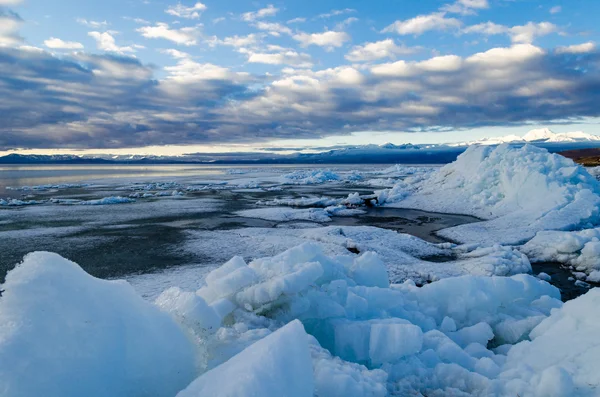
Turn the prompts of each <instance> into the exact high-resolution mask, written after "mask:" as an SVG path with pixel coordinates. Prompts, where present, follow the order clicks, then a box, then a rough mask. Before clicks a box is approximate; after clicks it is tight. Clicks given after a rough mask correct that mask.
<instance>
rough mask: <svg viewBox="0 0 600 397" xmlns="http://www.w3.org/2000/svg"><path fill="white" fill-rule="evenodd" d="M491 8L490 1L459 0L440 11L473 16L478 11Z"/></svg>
mask: <svg viewBox="0 0 600 397" xmlns="http://www.w3.org/2000/svg"><path fill="white" fill-rule="evenodd" d="M489 7H490V5H489V3H488V0H457V1H456V2H454V3H452V4H446V5H443V6H442V7H441V8H440V10H441V11H444V12H449V13H454V14H461V15H473V14H476V13H477V11H476V10H483V9H486V8H489Z"/></svg>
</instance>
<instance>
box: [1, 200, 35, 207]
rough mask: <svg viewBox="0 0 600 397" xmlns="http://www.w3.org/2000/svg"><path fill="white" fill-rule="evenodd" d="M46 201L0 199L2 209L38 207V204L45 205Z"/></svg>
mask: <svg viewBox="0 0 600 397" xmlns="http://www.w3.org/2000/svg"><path fill="white" fill-rule="evenodd" d="M44 203H45V201H41V200H19V199H14V198H7V199H1V198H0V207H22V206H25V205H36V204H44Z"/></svg>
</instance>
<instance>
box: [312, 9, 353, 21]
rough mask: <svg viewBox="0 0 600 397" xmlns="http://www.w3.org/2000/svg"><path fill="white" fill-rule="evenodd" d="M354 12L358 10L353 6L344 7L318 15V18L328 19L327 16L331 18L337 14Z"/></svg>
mask: <svg viewBox="0 0 600 397" xmlns="http://www.w3.org/2000/svg"><path fill="white" fill-rule="evenodd" d="M353 12H356V10H355V9H353V8H344V9H341V10H331V11H329V12H327V13H324V14H319V15H317V18H321V19H327V18H331V17H334V16H337V15H344V14H350V13H353Z"/></svg>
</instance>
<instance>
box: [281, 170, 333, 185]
mask: <svg viewBox="0 0 600 397" xmlns="http://www.w3.org/2000/svg"><path fill="white" fill-rule="evenodd" d="M280 180H281V183H283V184H287V185H316V184H320V183H325V182H332V181H340V180H342V178H341V177H340V175H338V174H337V173H335V172H333V171H331V170H318V169H317V170H297V171H294V172H290V173H289V174H284V175H282V176H281V178H280Z"/></svg>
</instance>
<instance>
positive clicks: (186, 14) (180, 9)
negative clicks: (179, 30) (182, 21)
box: [165, 2, 206, 19]
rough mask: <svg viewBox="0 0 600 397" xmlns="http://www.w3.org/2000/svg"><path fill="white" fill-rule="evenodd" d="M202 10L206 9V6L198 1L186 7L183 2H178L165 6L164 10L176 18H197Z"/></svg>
mask: <svg viewBox="0 0 600 397" xmlns="http://www.w3.org/2000/svg"><path fill="white" fill-rule="evenodd" d="M204 10H206V6H205V5H204V4H202V3H200V2H198V3H196V4H194V5H193V6H191V7H186V6H184V5H183V4H181V3H178V4H177V5H174V6H170V7H169V8H167V9H166V10H165V12H166V13H167V14H169V15H173V16H176V17H178V18H186V19H198V18H200V14H201V13H202V11H204Z"/></svg>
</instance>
